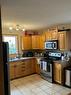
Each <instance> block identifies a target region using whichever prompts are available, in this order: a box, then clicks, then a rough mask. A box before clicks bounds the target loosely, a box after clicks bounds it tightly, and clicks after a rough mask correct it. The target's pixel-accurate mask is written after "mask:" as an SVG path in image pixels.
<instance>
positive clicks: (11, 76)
mask: <svg viewBox="0 0 71 95" xmlns="http://www.w3.org/2000/svg"><path fill="white" fill-rule="evenodd" d="M14 68H15V65H14V64H10V69H9V70H10V79H14V78H15V71H14Z"/></svg>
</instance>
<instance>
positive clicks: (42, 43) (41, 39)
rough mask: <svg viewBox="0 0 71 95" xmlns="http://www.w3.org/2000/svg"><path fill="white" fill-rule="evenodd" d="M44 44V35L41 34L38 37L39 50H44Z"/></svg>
mask: <svg viewBox="0 0 71 95" xmlns="http://www.w3.org/2000/svg"><path fill="white" fill-rule="evenodd" d="M44 43H45V34H42V35H40V43H39V44H40V49H44V48H45V45H44Z"/></svg>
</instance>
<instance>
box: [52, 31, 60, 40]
mask: <svg viewBox="0 0 71 95" xmlns="http://www.w3.org/2000/svg"><path fill="white" fill-rule="evenodd" d="M51 36H52V37H51V39H52V40H57V39H58V32H57V31H52V32H51Z"/></svg>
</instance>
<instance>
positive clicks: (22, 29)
mask: <svg viewBox="0 0 71 95" xmlns="http://www.w3.org/2000/svg"><path fill="white" fill-rule="evenodd" d="M9 30H16V31H23V32H24V31H25V28H23V27H21V26H20V25H16V26H15V27H11V26H10V27H9Z"/></svg>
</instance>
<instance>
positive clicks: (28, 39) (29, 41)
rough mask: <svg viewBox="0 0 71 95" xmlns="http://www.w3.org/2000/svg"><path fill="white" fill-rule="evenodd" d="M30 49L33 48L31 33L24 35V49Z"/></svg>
mask: <svg viewBox="0 0 71 95" xmlns="http://www.w3.org/2000/svg"><path fill="white" fill-rule="evenodd" d="M28 49H32V37H31V36H29V35H27V36H22V50H28Z"/></svg>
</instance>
